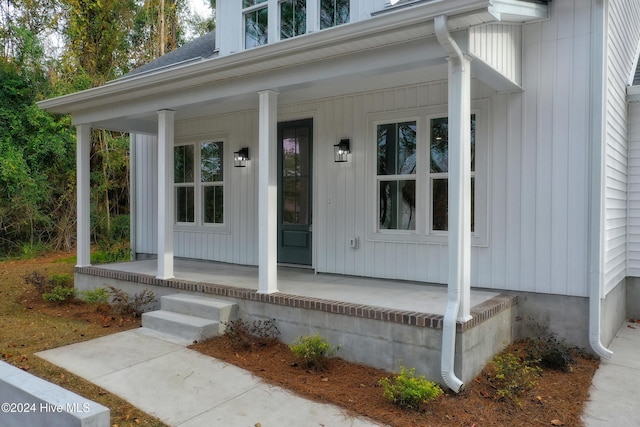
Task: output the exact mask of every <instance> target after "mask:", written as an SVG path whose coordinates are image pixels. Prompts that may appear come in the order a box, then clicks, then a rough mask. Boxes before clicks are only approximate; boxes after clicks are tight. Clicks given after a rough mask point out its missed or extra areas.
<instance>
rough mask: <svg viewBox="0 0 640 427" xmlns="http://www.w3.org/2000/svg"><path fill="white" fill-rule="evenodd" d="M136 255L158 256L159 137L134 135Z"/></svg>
mask: <svg viewBox="0 0 640 427" xmlns="http://www.w3.org/2000/svg"><path fill="white" fill-rule="evenodd" d="M134 147H135V150H136V156H135V159H136V164H135V168H136V175H135V176H136V182H135V183H134V185H135V196H136V198H137V200H136V205H135V206H136V212H135V222H136V229H137V235H136V236H135V247H136V252H138V253H143V254H157V253H158V138H157V137H156V136H151V135H139V134H138V135H135V140H134Z"/></svg>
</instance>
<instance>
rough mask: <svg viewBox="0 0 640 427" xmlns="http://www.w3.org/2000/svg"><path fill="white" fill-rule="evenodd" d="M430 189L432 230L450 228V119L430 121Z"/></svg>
mask: <svg viewBox="0 0 640 427" xmlns="http://www.w3.org/2000/svg"><path fill="white" fill-rule="evenodd" d="M429 122H430V123H429V129H430V135H429V160H430V161H429V187H430V189H431V231H433V232H436V233H437V232H441V231H447V230H448V229H449V196H448V193H449V119H448V118H447V117H435V118H431V119H430V120H429ZM470 139H471V231H473V230H474V221H473V220H474V215H473V214H474V189H475V188H474V187H475V185H474V184H475V174H476V164H475V153H476V115H475V114H472V115H471V138H470Z"/></svg>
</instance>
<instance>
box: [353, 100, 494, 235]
mask: <svg viewBox="0 0 640 427" xmlns="http://www.w3.org/2000/svg"><path fill="white" fill-rule="evenodd" d="M471 114H475V115H476V154H475V172H474V176H475V208H474V209H475V217H474V224H475V225H474V232H472V233H471V244H472V245H473V246H488V240H489V218H488V217H489V214H488V209H489V200H490V194H489V193H490V192H489V178H490V177H489V174H490V171H491V169H490V162H489V152H490V144H491V142H490V134H489V123H490V118H491V116H490V108H489V101H488V100H486V99H482V100H476V101H472V102H471ZM447 115H448V109H447V105H439V106H434V107H425V108H414V109H408V110H399V111H392V112H384V113H373V114H370V115H369V116H368V118H367V123H368V125H367V129H368V130H367V147H368V148H367V152H366V155H365V156H366V162H367V168H368V170H369V172H368V173H367V186H366V188H367V193H366V194H367V199H368V202H367V206H368V209H367V217H368V219H367V233H366V238H367V240H368V241H372V242H397V243H401V242H416V243H426V244H440V245H441V244H447V242H448V232H446V231H437V230H436V231H433V230H431V222H432V221H431V213H432V197H431V186H430V176H431V175H432V174H431V173H430V171H429V155H430V154H429V143H430V138H431V132H430V126H429V125H430V120H431V119H432V118H438V117H447ZM414 120H415V121H416V129H417V137H416V145H417V147H416V175H415V178H416V228H415V230H379V229H378V226H379V225H378V221H379V218H378V215H379V212H378V211H379V206H378V204H379V199H378V197H379V195H378V191H379V189H378V188H379V185H378V181H379V177H378V174H377V145H376V144H375V141H376V138H377V126H378V125H380V124H387V123H399V122H407V121H414Z"/></svg>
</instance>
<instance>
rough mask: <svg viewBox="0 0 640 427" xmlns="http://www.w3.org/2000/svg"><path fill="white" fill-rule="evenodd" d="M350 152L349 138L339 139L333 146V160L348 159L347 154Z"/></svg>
mask: <svg viewBox="0 0 640 427" xmlns="http://www.w3.org/2000/svg"><path fill="white" fill-rule="evenodd" d="M350 152H351V151H349V140H348V139H341V140H340V142H339V143H337V144H336V145H334V146H333V156H334V161H335V162H336V163H338V162H346V161H348V157H347V155H348V154H349V153H350Z"/></svg>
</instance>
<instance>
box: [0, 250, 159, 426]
mask: <svg viewBox="0 0 640 427" xmlns="http://www.w3.org/2000/svg"><path fill="white" fill-rule="evenodd" d="M70 258H71V257H70V255H69V254H68V253H66V254H50V255H46V256H42V257H39V258H36V259H29V260H8V261H4V262H0V283H2V287H1V288H0V294H1V297H0V318H2V328H0V360H2V361H4V362H7V363H10V364H12V365H14V366H17V367H19V368H21V369H23V370H25V371H27V372H29V373H31V374H33V375H36V376H38V377H41V378H43V379H45V380H47V381H50V382H52V383H54V384H58V385H60V386H61V387H64V388H66V389H67V390H70V391H72V392H74V393H77V394H79V395H81V396H84V397H85V398H87V399H90V400H93V401H95V402H98V403H100V404H102V405H104V406H106V407H108V408H109V409H110V410H111V425H118V426H119V427H125V426H127V427H128V426H153V427H162V426H165V424H163V423H162V422H160V421H158V420H157V419H156V418H154V417H152V416H150V415H148V414H146V413H144V412H142V411H140V410H139V409H137V408H136V407H134V406H132V405H130V404H129V403H128V402H126V401H124V400H122V399H120V398H119V397H117V396H115V395H112V394H111V393H107V392H105V391H104V390H102V389H101V388H99V387H97V386H96V385H94V384H92V383H90V382H88V381H85V380H84V379H82V378H80V377H77V376H75V375H73V374H71V373H69V372H68V371H66V370H64V369H61V368H59V367H57V366H55V365H53V364H51V363H49V362H47V361H45V360H43V359H40V358H39V357H37V356H35V353H37V352H40V351H44V350H48V349H51V348H56V347H61V346H64V345H68V344H73V343H76V342H80V341H86V340H89V339H93V338H97V337H100V336H104V335H108V334H111V333H115V332H120V331H123V330H125V329H128V328H135V327H138V326H139V320H138V319H135V320H128V319H126V318H117V317H116V316H112V315H110V316H105V314H104V313H101V312H99V311H97V309H96V306H94V305H89V304H86V303H83V302H78V301H74V302H70V303H68V304H63V305H61V304H50V303H47V302H45V301H44V300H43V299H42V295H41V294H39V293H38V292H37V291H36V289H35V288H34V286H32V285H30V284H27V283H25V279H24V277H25V276H28V275H29V274H31V273H32V272H34V271H38V272H40V274H41V275H42V276H43V277H45V278H47V279H48V278H50V277H52V276H56V277H61V278H64V277H65V275H67V276H70V277H72V275H73V265H71V263H68V262H65V260H68V259H70ZM56 280H57V279H56ZM112 318H113V319H114V320H112ZM120 319H123V322H122V323H121V322H120ZM0 424H1V422H0Z"/></svg>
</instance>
